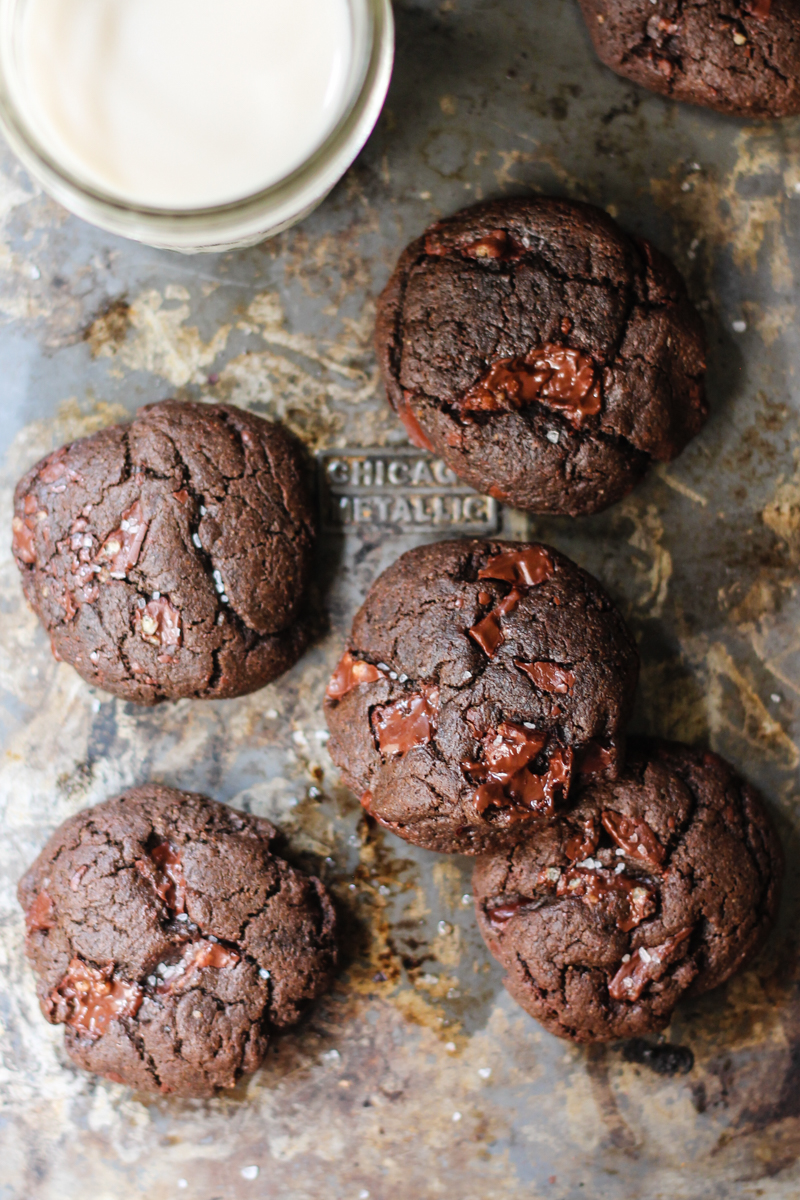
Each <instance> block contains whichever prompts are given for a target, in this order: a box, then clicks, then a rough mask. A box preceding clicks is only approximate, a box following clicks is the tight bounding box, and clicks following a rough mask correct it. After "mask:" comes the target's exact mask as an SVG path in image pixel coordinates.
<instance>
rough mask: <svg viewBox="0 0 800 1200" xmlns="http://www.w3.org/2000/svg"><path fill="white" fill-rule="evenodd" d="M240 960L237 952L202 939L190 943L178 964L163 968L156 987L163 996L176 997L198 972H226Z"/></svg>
mask: <svg viewBox="0 0 800 1200" xmlns="http://www.w3.org/2000/svg"><path fill="white" fill-rule="evenodd" d="M240 958H241V955H239V954H237V953H236V951H235V950H230V949H229V948H228V947H227V946H222V945H220V943H219V942H216V941H211V940H206V939H202V940H200V941H198V942H190V943H189V944H188V945H187V947H186V949H185V950H184V952H183V955H182V956H181V958H180V959H179V961H178V962H177V963H173V964H172V965H171V966H166V965H165V966H163V967H162V968H161V970H160V971H159V974H161V975H162V979H161V982H160V983H159V984H158V985H157V986H156V991H157V993H158V994H159V995H162V996H171V995H174V994H175V992H180V991H183V989H184V988H185V987H186V986H187V984H188V983H189V982H190V980H191V978H192V976H193V975H194V974H196V972H197V971H201V970H203V969H204V968H208V967H210V968H211V969H212V970H215V971H224V970H225V969H226V968H228V967H235V966H236V964H237V963H238V962H239V961H240Z"/></svg>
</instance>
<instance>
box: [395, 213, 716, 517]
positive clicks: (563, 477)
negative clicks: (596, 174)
mask: <svg viewBox="0 0 800 1200" xmlns="http://www.w3.org/2000/svg"><path fill="white" fill-rule="evenodd" d="M376 347H377V351H378V356H379V360H380V363H381V368H382V372H383V377H384V381H385V383H386V390H387V395H388V398H389V402H390V403H391V405H392V406H393V408H394V409H395V410H396V412H397V413H398V415H399V416H400V418H401V419H402V420H403V422H404V424H405V426H406V429H407V431H408V434H409V437H410V438H411V440H412V441H413V442H414V443H415V445H418V446H424V447H426V448H428V449H432V450H434V451H435V452H436V454H438V455H440V456H441V457H442V458H443V459H444V460H445V462H447V464H448V465H449V466H450V467H451V468H452V469H453V470H454V471H455V472H456V473H457V474H458V475H459V476H460V477H461V478H462V479H464V480H466V482H468V483H470V484H471V485H472V486H473V487H475V488H477V489H478V491H480V492H489V493H490V494H491V495H492V496H495V497H496V498H497V499H499V500H505V501H507V502H508V503H509V504H512V505H514V506H515V507H516V508H523V509H529V510H530V511H531V512H537V513H567V514H570V515H571V516H579V515H580V514H583V513H592V512H598V511H599V510H600V509H603V508H606V507H607V506H608V505H609V504H612V503H613V502H614V501H615V500H618V499H619V498H620V497H621V496H624V495H625V494H626V493H627V492H629V491H630V490H631V488H632V487H633V486H634V484H635V483H636V482H637V480H638V479H639V478H640V477H641V476H642V475H643V474H644V472H645V470H646V468H647V465H648V463H649V462H650V461H651V459H658V460H660V461H664V462H666V461H669V459H671V458H674V457H675V455H676V454H679V453H680V451H681V450H682V449H683V448H684V446H685V445H686V443H687V442H688V441H689V440H690V438H692V437H694V435H695V434H696V433H697V432H698V430H699V429H700V428H701V426H702V425H703V422H704V421H705V419H706V417H707V415H708V409H707V406H706V401H705V394H704V386H703V378H704V374H705V360H704V354H705V348H704V334H703V327H702V322H701V320H700V317H699V316H698V314H697V312H696V311H695V309H694V308H693V306H692V305H691V303H690V302H689V299H688V297H687V295H686V289H685V287H684V284H683V281H682V280H681V278H680V276H679V275H678V273H677V272H676V270H675V269H674V267H673V266H672V264H671V263H670V262H668V260H667V259H666V258H664V257H663V256H662V255H661V254H659V253H658V251H657V250H654V249H653V247H652V246H651V245H650V244H649V243H648V242H644V241H641V240H634V239H632V238H629V237H627V236H626V235H625V234H624V233H623V232H622V230H621V229H620V228H619V226H618V225H616V224H615V222H614V221H612V220H611V218H610V217H608V216H607V215H606V214H605V213H604V212H602V211H601V210H600V209H597V208H593V207H591V206H590V205H587V204H573V203H571V202H570V201H567V200H552V199H536V200H502V201H495V202H493V203H490V204H481V205H478V206H477V207H475V208H471V209H467V210H466V211H464V212H461V213H458V214H457V215H456V216H455V217H451V218H450V219H449V220H446V221H440V222H439V223H438V224H436V225H432V226H431V228H430V229H429V230H428V231H427V233H425V234H423V236H422V237H421V238H418V239H417V241H415V242H412V244H411V245H410V246H409V247H408V249H407V250H406V251H405V252H404V253H403V255H402V256H401V258H400V261H399V263H398V265H397V269H396V270H395V273H394V275H393V276H392V278H391V279H390V281H389V283H388V285H387V287H386V289H385V291H384V292H383V295H382V296H381V298H380V301H379V305H378V323H377V330H376Z"/></svg>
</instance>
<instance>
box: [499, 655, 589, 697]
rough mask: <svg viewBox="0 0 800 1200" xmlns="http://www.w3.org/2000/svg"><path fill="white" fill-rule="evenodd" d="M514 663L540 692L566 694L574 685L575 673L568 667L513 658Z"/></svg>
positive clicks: (557, 694)
mask: <svg viewBox="0 0 800 1200" xmlns="http://www.w3.org/2000/svg"><path fill="white" fill-rule="evenodd" d="M514 665H515V666H517V667H519V669H520V671H524V672H525V674H526V675H527V676H528V677H529V678H530V680H531V681H532V683H533V684H534V685H535V686H536V687H537V688H539V689H540V691H542V692H552V693H554V694H555V695H556V696H566V695H567V694H568V693H569V692H571V691H572V689H573V688H574V686H575V674H574V672H573V671H570V670H569V668H568V667H564V666H561V665H560V664H559V663H552V662H531V663H526V662H521V661H520V660H519V659H518V658H515V659H514Z"/></svg>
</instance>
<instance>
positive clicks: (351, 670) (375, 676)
mask: <svg viewBox="0 0 800 1200" xmlns="http://www.w3.org/2000/svg"><path fill="white" fill-rule="evenodd" d="M381 678H382V675H381V672H380V671H379V670H378V668H377V667H373V665H372V663H368V662H357V661H356V659H354V658H353V656H352V654H351V653H350V651H349V650H348V651H346V652H345V653H344V654H343V655H342V658H341V661H340V662H339V665H338V667H337V668H336V670H335V671H334V673H333V675H332V676H331V681H330V683H329V684H328V686H327V688H326V689H325V695H326V696H327V697H328V699H329V700H341V698H342V696H346V695H347V693H348V692H352V690H353V688H355V687H360V686H361V684H362V683H377V682H378V680H379V679H381Z"/></svg>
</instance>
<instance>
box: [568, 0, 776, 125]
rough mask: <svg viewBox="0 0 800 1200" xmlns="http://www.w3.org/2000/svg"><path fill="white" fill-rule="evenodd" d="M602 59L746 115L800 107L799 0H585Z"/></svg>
mask: <svg viewBox="0 0 800 1200" xmlns="http://www.w3.org/2000/svg"><path fill="white" fill-rule="evenodd" d="M580 3H581V8H582V9H583V15H584V17H585V18H586V23H587V25H588V27H589V33H590V34H591V37H592V41H593V42H594V45H595V49H596V50H597V53H598V55H599V57H600V59H601V60H602V61H603V62H604V63H605V64H606V66H607V67H610V68H611V70H612V71H616V72H617V74H618V75H623V76H624V77H625V78H626V79H632V80H633V81H634V82H635V83H640V84H642V85H643V86H644V87H646V88H650V90H651V91H653V92H660V93H662V94H663V95H665V96H670V97H671V98H672V99H673V100H684V101H686V102H687V103H689V104H702V105H704V106H705V107H706V108H715V109H716V110H717V111H718V112H723V113H731V114H733V115H734V116H740V117H787V116H791V115H792V114H793V113H798V112H800V7H798V4H797V0H580Z"/></svg>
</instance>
